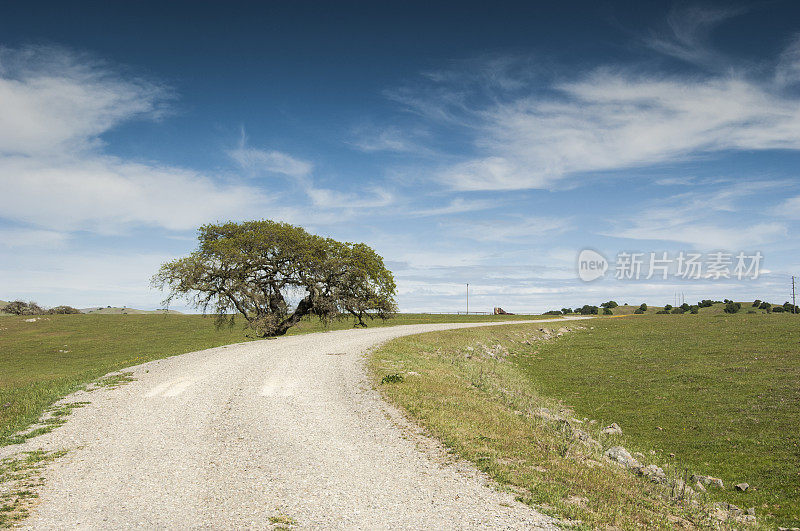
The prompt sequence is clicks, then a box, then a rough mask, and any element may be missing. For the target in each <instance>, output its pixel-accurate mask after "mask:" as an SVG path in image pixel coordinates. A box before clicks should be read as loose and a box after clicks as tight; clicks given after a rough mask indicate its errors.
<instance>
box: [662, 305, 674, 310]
mask: <svg viewBox="0 0 800 531" xmlns="http://www.w3.org/2000/svg"><path fill="white" fill-rule="evenodd" d="M671 309H672V305H671V304H667V305H666V306H664V310H666V311H670V310H671Z"/></svg>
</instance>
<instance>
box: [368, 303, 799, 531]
mask: <svg viewBox="0 0 800 531" xmlns="http://www.w3.org/2000/svg"><path fill="white" fill-rule="evenodd" d="M541 326H542V327H545V328H553V327H560V326H564V325H562V324H560V323H559V324H555V325H554V324H548V325H541ZM566 326H570V327H573V328H578V327H582V329H578V330H574V331H572V332H569V333H565V334H563V335H562V336H560V337H555V338H551V339H547V340H541V339H539V340H537V339H536V337H535V336H536V334H537V333H538V332H537V331H538V329H539V327H540V325H512V326H508V327H502V329H497V328H495V329H493V328H488V327H487V328H476V329H469V330H454V331H447V332H438V333H431V334H424V335H419V336H413V337H404V338H400V339H397V340H394V341H392V342H390V343H388V344H387V345H386V346H384V347H383V348H381V349H379V350H378V351H376V352H375V353H374V354H373V356H372V359H371V367H372V371H373V375H374V377H375V379H376V380H375V381H376V383H377V385H378V387H379V388H380V389H381V390H382V391H383V392H384V393H385V395H386V396H387V397H388V398H389V399H390V400H392V401H394V402H395V403H397V404H398V405H400V406H401V407H403V408H405V409H406V410H407V411H408V412H409V413H410V415H411V416H412V417H413V418H415V419H416V420H417V421H418V422H420V423H421V424H422V425H423V426H425V427H426V428H427V429H428V430H429V431H430V432H431V433H433V434H434V435H436V436H437V437H439V438H440V439H442V440H443V441H444V442H445V443H446V444H447V445H448V446H449V447H450V448H452V449H453V450H454V451H456V452H457V453H459V454H461V455H462V456H464V457H466V458H468V459H471V460H472V461H474V462H475V463H476V464H477V465H478V466H479V467H480V468H482V469H483V470H485V471H486V472H488V473H489V474H490V475H492V476H493V477H494V478H495V479H497V480H498V481H500V482H501V483H503V484H506V485H508V486H509V487H510V488H512V489H514V491H515V492H517V493H518V494H519V496H520V498H521V499H524V500H526V501H529V502H531V503H533V504H536V505H537V506H540V507H544V508H550V509H552V511H553V513H554V514H558V515H560V516H567V517H569V518H573V519H577V520H580V521H581V522H583V523H584V524H585V525H588V526H589V527H603V526H609V525H610V526H618V527H622V528H631V529H632V528H640V527H645V528H671V527H675V525H676V522H681V521H683V522H685V523H690V524H691V525H698V526H701V527H704V526H706V525H709V526H710V525H712V522H711V521H710V520H709V519H708V515H707V514H704V513H703V512H702V511H700V512H696V511H692V510H690V509H691V507H689V506H687V505H686V503H685V500H681V499H677V500H676V499H670V497H669V496H667V497H664V495H663V493H658V492H656V491H654V490H653V486H652V484H650V483H649V482H647V481H645V480H643V479H641V478H638V477H635V476H634V475H633V474H630V473H628V472H627V471H626V473H625V474H624V475H622V476H620V475H619V474H618V471H616V470H613V468H612V469H611V470H608V469H607V467H603V468H602V470H604V471H605V472H603V473H598V472H597V471H598V470H599V468H597V467H593V466H592V465H593V461H597V460H598V459H599V458H598V456H593V455H592V453H591V451H586V449H582V448H581V446H580V445H576V443H575V441H573V440H570V438H569V437H568V435H569V433H570V432H569V430H567V431H565V428H564V426H563V425H560V424H558V423H556V424H553V423H547V422H542V420H541V418H539V417H537V416H535V415H531V414H530V412H531V411H536V410H538V409H539V408H541V407H547V408H549V409H550V410H559V409H561V408H566V409H567V410H569V411H571V412H572V413H571V415H572V416H574V418H576V419H577V421H576V422H579V423H580V422H583V424H581V426H582V429H585V430H587V431H588V432H590V433H592V434H593V435H594V436H595V437H596V438H597V440H599V441H600V442H601V444H602V446H603V448H608V447H609V446H613V445H618V444H621V445H623V446H625V447H626V448H628V450H630V451H631V452H636V451H638V452H641V453H642V454H643V455H644V456H645V457H644V461H645V462H646V463H653V464H658V465H660V466H662V467H663V468H664V470H665V471H666V473H667V474H668V475H669V476H671V477H673V478H686V477H688V476H689V475H691V474H692V473H697V474H703V475H712V476H716V477H719V478H721V479H722V480H723V481H724V485H725V487H724V489H721V490H719V489H709V491H708V493H707V494H705V495H703V497H704V498H703V499H704V500H705V501H706V502H707V503H712V502H718V501H724V502H729V503H733V504H735V505H737V506H738V507H740V508H742V509H747V508H751V507H752V508H754V509H755V513H756V515H757V517H758V519H759V522H760V523H761V525H762V526H763V527H774V526H776V525H785V526H798V525H800V316H797V315H790V314H765V313H762V314H747V313H738V314H734V315H728V314H724V313H717V312H714V313H711V312H708V313H706V314H705V315H703V314H700V315H691V314H685V315H647V314H645V315H637V316H630V317H615V318H600V319H595V320H592V321H579V322H573V323H570V324H567V325H566ZM487 346H488V347H489V349H490V350H489V351H495V352H496V351H503V352H507V354H506V355H505V356H503V357H502V359H499V358H495V357H493V356H485V355H484V356H480V355H475V353H476V352H485V351H487ZM395 373H397V374H399V375H400V376H403V379H402V381H401V382H399V383H380V380H381V378H382V377H383V376H385V375H388V374H395ZM591 420H596V421H597V423H593V424H591V425H590V424H588V422H589V421H591ZM612 422H616V423H617V424H619V425H620V426H621V427H622V430H623V434H622V436H604V435H602V434H600V433H599V428H600V427H602V426H605V425H608V424H611V423H612ZM599 460H600V461H602V459H599ZM587 463H588V464H589V466H587ZM741 482H746V483H748V484H750V485H751V487H750V489H748V490H747V491H746V492H738V491H736V490H735V489H734V485H735V484H738V483H741ZM575 500H579V502H576V501H575Z"/></svg>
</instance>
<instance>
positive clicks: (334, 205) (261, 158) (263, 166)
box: [228, 132, 395, 209]
mask: <svg viewBox="0 0 800 531" xmlns="http://www.w3.org/2000/svg"><path fill="white" fill-rule="evenodd" d="M228 155H229V156H230V157H231V158H232V159H233V160H234V161H235V162H236V163H237V164H239V166H240V167H242V168H243V169H246V170H248V171H250V172H252V173H253V174H257V175H263V174H264V172H267V173H277V174H281V175H283V176H285V177H289V178H291V180H292V183H293V184H295V185H296V186H297V187H299V188H300V189H301V190H302V191H303V192H304V193H305V194H306V196H307V197H308V199H310V200H311V203H312V204H313V205H314V206H315V207H317V208H319V209H353V208H379V207H385V206H388V205H390V204H392V203H394V201H395V197H394V194H393V193H392V192H391V191H390V190H388V189H386V188H382V187H379V186H371V187H369V188H368V189H366V190H360V191H358V192H342V191H339V190H332V189H329V188H321V187H319V186H317V184H316V183H315V180H314V165H313V164H312V163H311V162H308V161H305V160H301V159H298V158H295V157H293V156H291V155H289V154H286V153H282V152H279V151H272V150H264V149H259V148H255V147H251V146H249V145H248V143H247V137H246V136H245V134H244V132H243V133H242V137H241V141H240V143H239V145H238V147H237V148H236V149H234V150H230V151H228Z"/></svg>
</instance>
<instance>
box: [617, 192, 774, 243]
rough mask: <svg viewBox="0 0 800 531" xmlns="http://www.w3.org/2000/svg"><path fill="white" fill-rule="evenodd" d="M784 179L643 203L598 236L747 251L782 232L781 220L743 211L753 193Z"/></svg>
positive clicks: (771, 239)
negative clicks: (764, 218)
mask: <svg viewBox="0 0 800 531" xmlns="http://www.w3.org/2000/svg"><path fill="white" fill-rule="evenodd" d="M788 184H789V183H787V182H784V181H774V180H773V181H769V180H766V181H752V182H723V183H719V184H717V188H716V189H714V190H712V191H706V192H702V191H699V190H693V191H692V192H691V193H688V192H687V193H681V194H677V195H673V196H671V197H667V198H660V199H659V200H658V201H654V202H652V203H651V204H648V205H644V206H643V207H642V208H641V209H639V211H637V212H635V213H634V214H633V215H632V216H630V217H624V218H621V219H619V220H618V222H617V223H615V229H614V230H613V231H606V232H604V233H603V234H604V235H606V236H613V237H618V238H629V239H634V240H659V241H667V242H678V243H685V244H688V245H690V246H692V247H694V248H697V249H737V250H751V249H753V248H754V246H755V247H759V246H762V245H764V244H768V243H771V242H774V241H777V240H780V239H782V238H785V237H786V235H787V234H788V226H787V225H786V224H785V223H783V222H781V221H760V220H759V219H758V217H754V216H753V215H752V213H751V214H750V215H748V214H747V211H748V210H749V209H750V204H749V203H751V202H752V199H753V197H754V196H756V195H758V194H764V193H772V192H774V191H775V190H777V189H781V188H785V187H786V186H787V185H788Z"/></svg>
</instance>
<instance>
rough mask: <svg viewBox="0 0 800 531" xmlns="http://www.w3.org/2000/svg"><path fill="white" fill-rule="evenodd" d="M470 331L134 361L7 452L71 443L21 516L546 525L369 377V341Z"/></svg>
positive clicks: (360, 525)
mask: <svg viewBox="0 0 800 531" xmlns="http://www.w3.org/2000/svg"><path fill="white" fill-rule="evenodd" d="M518 322H519V321H518ZM539 322H541V321H539ZM497 324H500V323H497ZM467 326H476V325H474V324H466V325H465V324H452V325H410V326H397V327H390V328H371V329H366V330H346V331H337V332H326V333H319V334H310V335H304V336H293V337H286V338H281V339H277V340H272V341H259V342H253V343H245V344H239V345H231V346H228V347H221V348H216V349H211V350H206V351H201V352H193V353H190V354H184V355H182V356H176V357H173V358H169V359H166V360H160V361H155V362H151V363H147V364H144V365H140V366H137V367H135V368H133V369H132V371H133V372H134V375H135V377H136V381H134V382H132V383H130V384H128V385H125V386H123V387H121V388H119V389H114V390H105V389H104V390H100V391H95V392H93V393H81V395H82V396H80V397H79V399H80V400H87V399H88V400H91V404H90V405H87V406H86V407H83V408H80V409H76V410H75V411H74V413H73V414H72V417H71V418H70V420H69V422H67V424H66V425H65V426H63V427H61V428H59V429H57V430H55V431H54V432H52V433H50V434H46V435H42V436H40V437H37V438H34V439H31V440H30V441H29V442H27V443H25V444H24V445H20V446H17V447H15V448H14V449H15V450H17V451H19V450H30V449H34V448H44V449H49V450H53V449H59V448H69V449H70V452H69V453H68V454H67V455H66V456H65V457H63V458H61V459H58V460H56V461H55V462H54V464H53V465H52V466H51V467H50V468H49V470H48V472H47V473H46V475H45V479H46V483H45V487H44V488H43V490H42V492H41V499H40V503H39V504H38V506H36V507H35V508H34V510H33V514H32V516H31V517H30V518H29V519H27V520H26V521H25V522H24V525H26V526H30V527H34V528H75V527H80V528H123V527H124V528H130V527H137V528H188V527H211V528H242V527H251V528H268V527H269V526H270V525H271V524H270V517H275V516H278V515H284V516H286V517H290V518H291V519H292V520H293V521H294V522H295V523H296V525H297V526H298V527H301V528H303V527H313V528H326V529H327V528H339V529H386V528H417V529H419V528H438V529H453V528H486V527H491V528H525V529H530V528H552V527H553V523H552V521H551V520H550V519H549V518H547V517H545V516H543V515H541V514H538V513H537V512H535V511H533V510H532V509H531V508H529V507H527V506H525V505H522V504H520V503H517V502H515V501H514V500H513V499H512V498H511V497H510V496H509V495H507V494H503V493H500V492H497V491H496V490H494V489H492V488H490V487H489V486H487V484H486V481H485V479H484V478H482V476H481V475H480V474H479V473H477V472H476V471H475V470H474V469H473V468H471V467H469V466H467V465H466V464H465V463H463V462H460V463H453V462H448V461H447V460H446V459H443V458H442V457H441V454H442V452H441V449H438V450H437V447H436V445H435V444H434V443H433V442H432V441H430V440H429V439H426V438H424V437H422V436H420V435H419V434H418V433H415V430H414V429H413V427H411V426H409V425H408V424H407V423H405V422H404V421H403V420H402V418H400V416H399V415H398V414H397V412H396V411H394V409H393V408H392V407H390V406H389V405H387V404H386V403H385V402H383V401H382V400H381V399H380V397H379V395H378V393H377V392H376V391H374V390H373V389H371V388H370V386H369V384H368V383H367V380H366V377H365V371H364V363H363V352H364V351H365V350H366V349H368V348H370V347H373V346H374V345H377V344H379V343H381V342H383V341H386V340H388V339H391V338H394V337H398V336H402V335H407V334H415V333H420V332H427V331H432V330H443V329H448V328H461V327H467ZM11 448H12V447H6V448H3V449H2V451H0V456H3V455H8V453H9V451H10V450H11ZM437 453H438V456H437Z"/></svg>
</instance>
